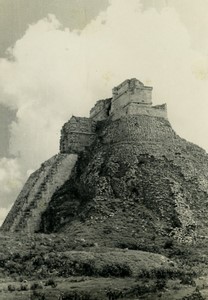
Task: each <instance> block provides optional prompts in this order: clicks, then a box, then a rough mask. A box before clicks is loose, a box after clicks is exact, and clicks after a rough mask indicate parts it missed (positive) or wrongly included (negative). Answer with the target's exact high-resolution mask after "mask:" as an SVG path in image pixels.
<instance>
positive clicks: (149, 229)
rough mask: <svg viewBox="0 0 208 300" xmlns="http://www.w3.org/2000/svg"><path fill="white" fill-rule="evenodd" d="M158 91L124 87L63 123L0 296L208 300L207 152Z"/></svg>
mask: <svg viewBox="0 0 208 300" xmlns="http://www.w3.org/2000/svg"><path fill="white" fill-rule="evenodd" d="M151 93H152V87H148V86H144V84H143V83H141V82H140V81H139V80H137V79H135V78H133V79H128V80H125V81H124V82H123V83H121V84H120V85H119V86H117V87H115V88H114V89H113V93H112V94H113V95H112V98H108V99H104V100H99V101H98V102H97V103H96V104H95V106H94V107H93V108H92V109H91V111H90V117H89V118H86V117H84V118H83V117H75V116H72V117H71V119H70V120H69V121H68V122H67V123H65V124H64V126H63V128H62V130H61V138H60V153H58V154H57V155H55V156H54V157H52V158H50V159H49V160H47V161H46V162H44V163H43V164H42V165H41V167H40V168H39V169H38V170H37V171H36V172H34V173H33V174H31V176H30V177H29V179H28V180H27V182H26V184H25V186H24V187H23V189H22V191H21V193H20V194H19V196H18V198H17V200H16V201H15V203H14V205H13V207H12V209H11V211H10V212H9V214H8V216H7V217H6V219H5V221H4V223H3V225H2V227H1V234H0V254H1V257H0V299H23V300H24V299H25V300H26V299H28V297H30V299H42V300H43V299H44V300H45V299H47V300H48V299H54V300H55V299H59V300H60V299H62V300H102V299H103V300H115V299H149V300H153V299H154V300H156V299H163V300H203V299H208V289H207V288H208V284H207V282H208V277H207V276H208V274H207V266H208V251H207V246H206V240H207V238H208V221H207V220H208V212H207V204H208V172H207V170H208V155H207V153H206V152H205V151H204V150H203V149H201V148H200V147H198V146H197V145H194V144H192V143H190V142H187V141H186V140H184V139H182V138H181V137H179V136H178V135H177V134H176V133H175V131H174V130H173V129H172V127H171V124H170V122H169V121H168V117H167V107H166V105H165V104H163V105H157V106H152V99H151ZM25 281H26V284H25ZM8 283H9V285H8V286H6V284H8ZM57 285H58V287H57ZM43 287H44V291H42V289H43ZM135 297H136V298H135ZM138 297H140V298H138ZM206 297H207V298H206Z"/></svg>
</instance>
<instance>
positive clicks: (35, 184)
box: [2, 154, 77, 233]
mask: <svg viewBox="0 0 208 300" xmlns="http://www.w3.org/2000/svg"><path fill="white" fill-rule="evenodd" d="M76 160H77V155H73V154H71V155H67V154H58V155H56V156H54V157H52V158H51V159H49V160H48V161H46V162H45V163H43V164H42V165H41V167H40V169H39V170H37V171H36V172H35V173H33V174H32V175H31V176H30V177H29V179H28V180H27V182H26V184H25V186H24V188H23V190H22V191H21V193H20V195H19V196H18V198H17V200H16V202H15V204H14V206H13V207H12V209H11V211H10V212H9V214H8V216H7V218H6V220H5V221H4V223H3V225H2V230H5V231H11V232H13V231H25V232H28V233H32V232H35V231H37V230H39V225H40V221H41V215H42V213H43V212H44V211H45V209H46V208H47V206H48V203H49V202H50V200H51V197H52V195H53V194H54V192H55V191H56V190H57V189H58V188H60V187H61V186H62V185H63V184H64V182H65V181H66V180H67V179H68V178H69V176H70V171H71V169H72V168H73V166H74V164H75V162H76Z"/></svg>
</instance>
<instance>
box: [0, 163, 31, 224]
mask: <svg viewBox="0 0 208 300" xmlns="http://www.w3.org/2000/svg"><path fill="white" fill-rule="evenodd" d="M24 179H25V178H23V175H22V171H21V167H20V165H19V163H18V161H17V159H7V158H2V159H0V187H1V189H0V203H1V206H2V209H1V208H0V223H1V220H2V219H3V217H4V216H5V214H6V212H7V211H8V209H9V208H10V206H11V203H13V202H14V197H16V195H17V193H18V192H19V191H20V189H21V187H22V183H23V180H24Z"/></svg>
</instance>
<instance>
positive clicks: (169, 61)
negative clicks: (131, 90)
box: [0, 0, 208, 172]
mask: <svg viewBox="0 0 208 300" xmlns="http://www.w3.org/2000/svg"><path fill="white" fill-rule="evenodd" d="M110 3H111V4H110V5H109V7H108V9H107V10H106V11H105V12H102V13H101V14H100V15H99V16H98V17H97V18H96V19H94V20H92V22H91V23H90V24H88V25H87V26H86V27H85V28H84V29H83V30H82V31H81V32H79V31H70V30H69V29H64V28H62V27H61V25H60V24H59V22H58V21H57V20H56V17H55V16H51V15H50V16H48V17H47V18H45V19H43V20H40V21H39V22H38V23H37V24H33V25H31V26H30V27H29V28H28V30H27V32H26V33H25V35H24V36H23V37H22V38H21V39H20V40H18V41H17V43H16V44H15V45H14V47H13V48H12V49H10V50H9V59H1V60H0V95H1V100H0V101H1V102H3V103H6V104H7V105H9V106H11V107H15V108H16V109H17V121H16V122H14V123H13V124H12V125H11V135H12V136H11V145H10V151H11V153H13V154H14V155H16V156H18V157H19V162H20V164H21V168H22V169H24V172H27V170H28V169H34V168H37V167H38V166H39V164H40V163H41V162H42V161H44V160H45V159H47V158H49V157H50V156H52V155H53V154H54V153H56V152H57V151H58V143H59V131H60V128H61V126H62V124H63V123H64V122H65V121H67V120H68V119H69V117H70V116H71V114H75V115H81V116H83V115H88V111H89V109H90V108H91V106H92V105H93V103H94V102H95V101H96V100H97V99H99V98H105V97H109V96H111V88H112V87H113V86H115V85H117V84H119V83H120V82H121V81H123V80H125V79H126V78H131V77H137V78H138V79H140V80H141V81H143V82H144V83H149V84H150V85H153V86H154V103H155V104H157V103H163V102H167V103H168V111H169V118H170V121H171V123H172V124H173V127H174V128H175V129H176V131H177V132H178V133H179V134H180V135H182V136H183V137H185V138H187V139H188V140H191V141H193V142H195V143H197V144H199V145H201V146H203V147H204V148H206V149H208V142H207V140H206V138H205V137H206V135H207V131H208V123H207V116H206V111H207V109H208V100H207V99H208V98H207V95H208V84H207V80H208V76H207V72H208V60H207V57H206V56H204V55H203V54H202V53H199V52H196V51H194V50H193V49H192V48H191V42H190V36H189V34H188V32H187V30H186V28H185V27H184V25H183V24H182V23H181V21H180V19H179V17H178V15H177V13H176V11H175V10H174V8H164V9H162V10H161V11H160V12H157V11H156V10H154V9H149V10H146V11H144V12H142V11H141V10H140V2H139V1H138V0H129V1H126V0H112V1H111V2H110Z"/></svg>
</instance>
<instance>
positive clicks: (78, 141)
mask: <svg viewBox="0 0 208 300" xmlns="http://www.w3.org/2000/svg"><path fill="white" fill-rule="evenodd" d="M94 139H95V121H94V120H92V119H89V118H80V117H74V116H73V117H72V118H71V119H70V120H69V121H68V122H67V123H65V124H64V126H63V128H62V130H61V140H60V152H61V153H77V154H78V153H80V152H81V151H83V150H84V149H85V147H88V146H90V145H91V144H92V142H93V141H94Z"/></svg>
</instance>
